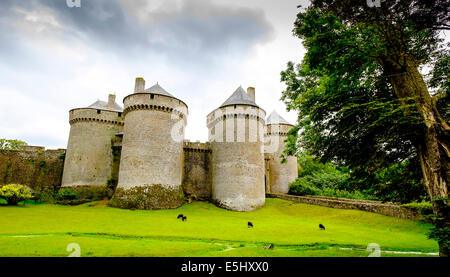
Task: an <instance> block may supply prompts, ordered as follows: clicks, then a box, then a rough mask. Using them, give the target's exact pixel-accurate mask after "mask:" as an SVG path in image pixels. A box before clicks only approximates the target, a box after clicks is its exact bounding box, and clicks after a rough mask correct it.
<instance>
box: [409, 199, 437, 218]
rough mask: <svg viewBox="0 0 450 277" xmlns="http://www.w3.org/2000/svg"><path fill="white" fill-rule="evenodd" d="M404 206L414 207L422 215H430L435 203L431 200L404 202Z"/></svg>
mask: <svg viewBox="0 0 450 277" xmlns="http://www.w3.org/2000/svg"><path fill="white" fill-rule="evenodd" d="M402 207H405V208H409V209H413V210H415V211H417V212H419V213H420V214H422V215H430V214H432V213H433V205H432V204H431V202H427V201H422V202H411V203H407V204H403V205H402Z"/></svg>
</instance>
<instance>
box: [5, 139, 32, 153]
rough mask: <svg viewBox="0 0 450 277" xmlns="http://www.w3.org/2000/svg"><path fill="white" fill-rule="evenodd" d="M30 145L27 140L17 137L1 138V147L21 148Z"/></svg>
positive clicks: (6, 148) (7, 148) (9, 148)
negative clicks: (17, 138)
mask: <svg viewBox="0 0 450 277" xmlns="http://www.w3.org/2000/svg"><path fill="white" fill-rule="evenodd" d="M26 145H28V144H27V143H26V142H24V141H21V140H16V139H0V149H5V150H19V149H21V148H22V147H24V146H26Z"/></svg>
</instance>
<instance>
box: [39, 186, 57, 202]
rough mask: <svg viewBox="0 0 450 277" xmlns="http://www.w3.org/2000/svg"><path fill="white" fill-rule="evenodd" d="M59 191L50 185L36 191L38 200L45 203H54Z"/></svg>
mask: <svg viewBox="0 0 450 277" xmlns="http://www.w3.org/2000/svg"><path fill="white" fill-rule="evenodd" d="M57 194H58V191H56V190H55V189H53V188H50V187H44V188H42V189H41V190H40V191H37V192H35V196H36V199H37V201H39V202H44V203H54V202H55V201H56V195H57Z"/></svg>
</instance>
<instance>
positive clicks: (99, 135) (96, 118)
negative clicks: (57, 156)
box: [62, 94, 123, 187]
mask: <svg viewBox="0 0 450 277" xmlns="http://www.w3.org/2000/svg"><path fill="white" fill-rule="evenodd" d="M69 123H70V134H69V141H68V144H67V152H66V157H65V162H64V172H63V178H62V187H80V186H97V187H98V186H105V187H106V185H107V183H108V180H109V179H110V178H111V175H112V172H111V163H112V159H113V153H112V150H111V139H112V138H114V136H115V134H116V133H118V132H121V131H122V129H123V120H122V107H121V106H119V105H118V104H117V103H116V102H115V95H113V94H110V95H109V99H108V102H105V101H100V100H98V101H96V102H95V103H93V104H92V105H90V106H88V107H85V108H76V109H73V110H71V111H69Z"/></svg>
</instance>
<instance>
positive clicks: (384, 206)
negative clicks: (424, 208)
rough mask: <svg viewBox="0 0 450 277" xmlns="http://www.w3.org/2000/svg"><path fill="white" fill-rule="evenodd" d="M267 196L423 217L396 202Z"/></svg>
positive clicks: (413, 217)
mask: <svg viewBox="0 0 450 277" xmlns="http://www.w3.org/2000/svg"><path fill="white" fill-rule="evenodd" d="M266 196H267V197H268V198H280V199H284V200H291V201H294V202H300V203H305V204H312V205H319V206H324V207H330V208H338V209H355V210H361V211H366V212H372V213H378V214H382V215H387V216H392V217H398V218H405V219H410V220H416V221H419V220H421V219H422V217H421V215H420V214H419V213H418V212H416V211H414V210H411V209H408V208H405V207H401V206H399V205H396V204H392V203H382V202H379V201H370V200H354V199H346V198H337V197H326V196H297V195H289V194H282V193H268V194H266Z"/></svg>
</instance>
